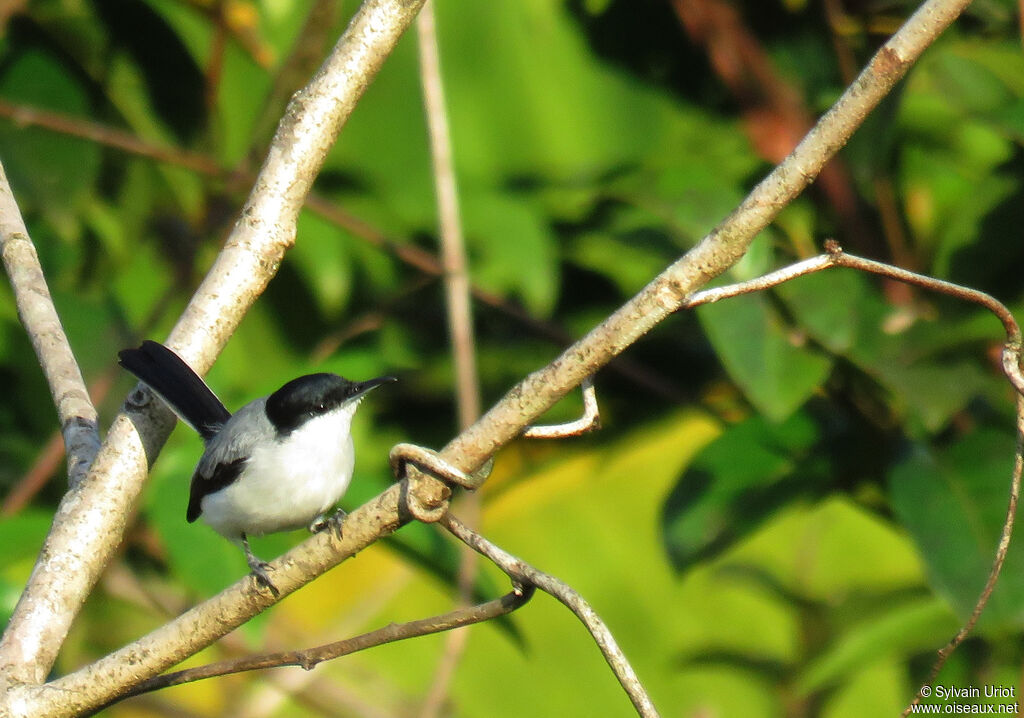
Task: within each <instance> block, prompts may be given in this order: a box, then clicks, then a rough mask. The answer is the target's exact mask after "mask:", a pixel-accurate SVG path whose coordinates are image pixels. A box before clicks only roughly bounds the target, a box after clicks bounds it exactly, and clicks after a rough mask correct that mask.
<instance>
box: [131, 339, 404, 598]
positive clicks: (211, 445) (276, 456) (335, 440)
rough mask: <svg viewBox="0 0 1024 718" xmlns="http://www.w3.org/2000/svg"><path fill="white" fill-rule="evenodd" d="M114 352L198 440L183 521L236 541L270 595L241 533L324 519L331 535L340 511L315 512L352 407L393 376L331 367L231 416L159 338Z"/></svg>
mask: <svg viewBox="0 0 1024 718" xmlns="http://www.w3.org/2000/svg"><path fill="white" fill-rule="evenodd" d="M118 360H119V363H120V364H121V366H122V367H124V368H125V369H127V370H128V371H130V372H131V373H132V374H134V375H135V376H136V377H138V378H139V379H140V380H141V381H142V382H143V383H144V384H146V385H147V386H148V387H149V388H150V389H151V390H152V391H153V392H154V393H156V394H157V395H158V396H159V397H160V398H161V399H163V401H164V402H165V403H166V404H167V405H168V406H169V407H170V408H171V409H172V410H173V411H174V413H175V414H177V415H178V417H179V418H180V419H181V420H182V421H184V422H185V423H186V424H188V425H189V426H191V427H192V428H193V429H194V430H195V431H196V432H197V433H198V434H199V435H200V436H201V437H202V438H203V441H204V442H205V444H206V449H205V451H204V452H203V455H202V457H201V458H200V459H199V464H198V465H197V466H196V470H195V473H194V474H193V475H192V485H191V488H190V490H189V498H188V510H187V511H186V513H185V518H186V519H188V521H189V523H192V522H193V521H195V520H196V519H197V518H199V517H200V516H202V517H203V520H205V521H206V523H208V524H209V525H210V526H211V527H212V528H213V529H214V530H215V531H217V532H218V533H220V534H221V535H223V536H225V537H226V538H228V539H230V540H232V541H234V542H237V543H241V545H242V548H243V549H244V550H245V558H246V561H247V562H248V564H249V568H250V569H251V570H252V572H253V574H255V576H256V578H257V580H258V581H259V582H261V583H263V584H264V585H265V586H266V587H267V588H269V589H270V590H271V592H272V593H274V595H277V594H278V590H277V588H276V587H275V586H274V584H273V582H271V580H270V577H269V576H268V575H267V568H268V564H267V563H266V562H265V561H261V560H260V559H259V558H258V557H256V555H255V554H253V552H252V549H250V548H249V538H248V537H249V536H260V535H263V534H266V533H273V532H275V531H289V530H292V529H296V528H301V527H303V526H308V527H309V530H310V531H319V530H322V529H323V528H325V527H327V526H332V527H333V528H334V529H335V530H337V531H338V532H339V534H340V530H341V521H342V520H343V518H344V513H343V512H341V510H340V509H339V511H338V513H336V514H335V515H334V516H332V517H330V518H327V519H325V518H324V517H325V515H326V513H327V512H328V511H329V510H330V509H331V508H332V507H333V506H334V505H335V504H337V502H338V501H339V500H340V499H341V497H342V495H343V494H344V493H345V490H346V489H347V488H348V484H349V481H351V480H352V469H353V467H354V465H355V447H354V445H353V443H352V435H351V433H350V426H351V422H352V415H353V414H354V413H355V411H356V408H357V407H358V406H359V402H361V401H362V399H363V397H364V396H366V393H367V392H368V391H370V390H371V389H373V388H374V387H377V386H380V385H381V384H385V383H388V382H393V381H397V379H395V377H392V376H382V377H377V378H376V379H370V380H368V381H362V382H353V381H349V380H348V379H345V378H343V377H340V376H338V375H337V374H309V375H307V376H300V377H299V378H298V379H293V380H292V381H290V382H288V383H287V384H285V385H284V386H282V387H281V388H280V389H278V390H277V391H275V392H274V393H273V394H270V395H269V396H265V397H262V398H259V399H256V400H254V401H251V402H249V403H248V404H246V405H245V406H243V407H242V408H241V409H239V410H238V411H237V412H236V413H235V414H231V412H229V411H228V410H227V409H226V408H224V405H223V404H222V403H221V401H220V399H218V398H217V395H216V394H214V393H213V392H212V391H211V390H210V387H208V386H207V385H206V383H205V382H204V381H203V380H202V379H201V378H200V377H199V375H198V374H196V373H195V372H194V371H192V369H191V368H190V367H189V366H188V365H187V364H186V363H185V362H184V361H183V360H182V359H181V357H179V356H178V355H177V354H175V353H174V352H173V351H171V350H170V349H168V348H167V347H165V346H164V345H163V344H158V343H157V342H153V341H149V340H146V341H144V342H143V343H142V346H140V347H139V348H138V349H125V350H123V351H121V352H119V353H118Z"/></svg>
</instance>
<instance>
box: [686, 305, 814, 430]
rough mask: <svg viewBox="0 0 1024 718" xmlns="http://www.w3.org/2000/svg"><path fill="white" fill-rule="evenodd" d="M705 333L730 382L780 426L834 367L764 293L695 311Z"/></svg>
mask: <svg viewBox="0 0 1024 718" xmlns="http://www.w3.org/2000/svg"><path fill="white" fill-rule="evenodd" d="M697 315H698V317H699V318H700V322H701V325H702V326H703V327H704V332H705V334H707V337H708V339H709V340H710V341H711V344H712V345H713V346H714V347H715V351H716V352H718V356H719V358H720V359H721V360H722V364H723V365H724V366H725V369H726V371H727V372H728V373H729V376H730V377H732V380H733V381H735V382H736V384H737V385H738V386H739V387H740V389H742V391H743V393H744V394H745V395H746V397H747V398H748V399H749V400H750V402H751V403H752V404H754V406H756V407H757V408H758V410H759V411H761V412H762V413H764V414H765V415H766V416H768V417H770V418H772V419H774V420H776V421H779V420H782V419H784V418H786V417H787V416H789V415H790V414H792V413H793V412H794V411H795V410H796V409H797V408H799V407H800V406H801V405H802V404H803V403H804V402H805V401H806V400H807V399H808V398H809V397H810V396H811V394H813V393H814V391H815V390H816V389H817V388H818V387H819V386H820V385H821V383H822V382H823V381H824V380H825V379H826V378H827V377H828V373H829V370H830V369H831V367H832V362H831V360H830V359H829V358H828V357H827V356H823V355H822V354H820V353H819V352H817V351H815V350H813V349H811V348H810V347H808V346H806V337H804V336H803V335H802V334H801V333H800V332H799V331H797V330H795V329H793V328H791V327H789V326H787V325H786V323H785V322H784V320H783V318H782V316H781V315H780V314H779V312H778V310H777V309H775V307H773V306H772V305H771V302H770V300H769V298H768V297H766V296H765V295H764V294H751V295H744V296H740V297H734V298H732V299H727V300H724V301H721V302H718V303H715V304H706V305H704V306H702V307H699V308H698V309H697Z"/></svg>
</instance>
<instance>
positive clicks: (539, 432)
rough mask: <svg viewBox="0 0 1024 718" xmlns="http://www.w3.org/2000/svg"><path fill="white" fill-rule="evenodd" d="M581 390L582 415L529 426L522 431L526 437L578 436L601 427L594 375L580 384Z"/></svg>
mask: <svg viewBox="0 0 1024 718" xmlns="http://www.w3.org/2000/svg"><path fill="white" fill-rule="evenodd" d="M580 388H581V389H582V390H583V416H581V417H580V418H579V419H576V420H574V421H568V422H566V423H564V424H554V425H551V426H531V427H530V428H529V429H527V430H526V431H524V432H523V437H524V438H526V439H565V438H567V437H570V436H580V435H581V434H586V433H587V432H590V431H596V430H597V429H600V428H601V412H600V411H599V410H598V408H597V392H596V391H595V390H594V377H592V376H588V377H587V378H586V379H584V380H583V383H582V384H580Z"/></svg>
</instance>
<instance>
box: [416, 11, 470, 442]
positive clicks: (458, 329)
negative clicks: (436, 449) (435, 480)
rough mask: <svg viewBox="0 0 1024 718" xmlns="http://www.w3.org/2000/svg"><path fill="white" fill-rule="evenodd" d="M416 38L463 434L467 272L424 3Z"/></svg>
mask: <svg viewBox="0 0 1024 718" xmlns="http://www.w3.org/2000/svg"><path fill="white" fill-rule="evenodd" d="M416 33H417V35H418V37H419V49H420V80H421V84H422V85H423V105H424V108H425V110H426V116H427V128H428V129H429V134H430V158H431V165H432V168H433V173H434V184H435V191H436V193H437V215H438V226H439V229H440V232H439V234H440V238H441V261H442V265H443V268H444V287H445V300H446V302H445V303H446V306H447V309H448V331H449V332H450V333H451V339H452V353H453V354H454V359H455V388H456V391H455V394H456V396H457V397H458V414H459V429H460V430H461V429H465V428H466V427H467V426H469V425H470V424H472V423H473V422H474V421H476V420H477V417H479V416H480V380H479V378H478V376H477V369H476V346H475V343H474V341H473V310H472V306H471V305H470V302H469V289H470V286H469V269H468V266H467V265H468V263H467V261H466V245H465V241H464V239H463V236H462V220H461V219H460V217H459V191H458V186H457V183H456V180H455V165H454V162H453V160H452V143H451V135H450V132H449V129H448V112H447V110H446V108H445V100H444V82H443V80H442V79H441V58H440V56H439V54H438V50H437V31H436V26H435V23H434V3H433V2H431V0H427V2H426V3H424V5H423V9H421V10H420V14H419V15H418V16H417V17H416Z"/></svg>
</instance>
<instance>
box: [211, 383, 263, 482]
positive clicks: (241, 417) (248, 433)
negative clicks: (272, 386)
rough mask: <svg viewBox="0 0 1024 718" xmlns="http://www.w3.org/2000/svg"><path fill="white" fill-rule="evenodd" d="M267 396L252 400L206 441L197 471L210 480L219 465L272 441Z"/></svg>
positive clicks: (235, 459) (240, 457)
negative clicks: (258, 444)
mask: <svg viewBox="0 0 1024 718" xmlns="http://www.w3.org/2000/svg"><path fill="white" fill-rule="evenodd" d="M266 403H267V399H266V397H263V398H261V399H256V400H254V401H250V402H249V403H248V404H246V405H245V406H243V407H242V408H241V409H239V410H238V411H236V412H235V413H234V414H233V415H232V416H231V418H230V419H228V421H227V422H226V423H225V424H224V426H223V427H222V428H221V430H220V431H218V432H217V434H216V436H214V437H213V438H212V439H210V441H209V442H207V444H206V451H205V452H204V453H203V457H202V458H201V459H200V460H199V465H198V466H197V467H196V474H197V475H199V476H201V477H203V478H204V479H208V478H210V477H211V476H213V473H214V470H215V469H216V468H217V466H218V465H219V464H230V463H232V462H234V461H237V460H238V459H244V458H248V457H249V455H250V454H252V449H253V447H254V446H255V445H256V444H257V443H259V442H260V441H272V440H273V437H274V426H273V424H271V423H270V420H269V419H268V418H267V411H266Z"/></svg>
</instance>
